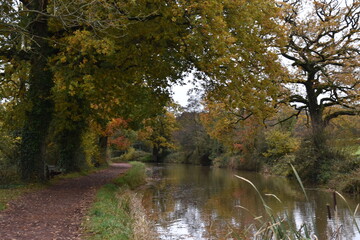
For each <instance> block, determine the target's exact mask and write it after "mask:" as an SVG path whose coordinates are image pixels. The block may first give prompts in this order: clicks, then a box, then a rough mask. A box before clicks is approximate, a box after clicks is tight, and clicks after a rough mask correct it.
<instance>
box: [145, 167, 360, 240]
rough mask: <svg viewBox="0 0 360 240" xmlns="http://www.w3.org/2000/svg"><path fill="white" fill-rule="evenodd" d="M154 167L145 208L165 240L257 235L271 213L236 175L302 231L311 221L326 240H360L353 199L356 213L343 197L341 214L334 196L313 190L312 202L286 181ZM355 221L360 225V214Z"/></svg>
mask: <svg viewBox="0 0 360 240" xmlns="http://www.w3.org/2000/svg"><path fill="white" fill-rule="evenodd" d="M148 167H149V173H150V175H151V177H152V178H154V179H156V181H153V182H152V183H151V184H150V185H149V186H148V187H147V188H146V189H145V190H143V191H144V192H143V193H144V197H143V204H144V206H145V208H146V209H147V211H148V213H149V216H150V217H151V219H152V220H153V222H154V223H155V228H156V231H157V232H158V234H159V236H160V239H166V240H169V239H188V240H191V239H196V240H201V239H237V237H238V239H240V237H241V236H243V235H244V233H246V232H248V233H254V232H256V230H257V229H259V227H260V225H259V224H261V222H262V221H263V222H265V220H266V216H267V213H266V210H265V208H264V205H263V203H262V200H261V198H260V197H259V195H258V193H257V192H256V191H255V189H254V188H253V187H252V186H251V185H250V184H249V183H248V182H246V181H243V180H241V179H238V178H236V177H235V176H234V174H236V175H239V176H241V177H244V178H246V179H248V180H250V181H251V182H252V183H253V184H254V185H255V186H256V187H257V188H258V190H259V192H260V193H261V195H262V196H263V198H264V200H265V201H266V204H267V205H268V206H269V207H270V208H271V210H270V211H271V212H272V213H273V214H276V215H277V216H280V217H281V218H283V219H288V220H289V222H293V223H294V224H295V225H294V227H296V229H299V228H300V227H301V226H302V224H304V223H305V224H307V226H308V227H309V229H310V231H311V232H312V233H313V234H315V235H316V236H317V237H318V239H321V240H322V239H324V240H327V239H344V240H345V239H346V240H351V239H359V240H360V234H359V232H358V230H357V228H356V225H355V224H354V218H353V217H352V216H353V211H354V209H355V207H356V205H357V201H356V200H354V199H351V198H349V197H346V200H347V204H349V206H350V208H351V209H352V211H350V210H349V208H348V206H347V204H346V203H345V202H344V201H343V200H342V199H341V198H340V197H337V200H336V202H337V211H336V216H335V213H334V211H333V208H334V206H333V205H334V204H333V202H334V201H333V194H332V192H329V191H319V190H311V189H307V190H306V192H307V195H308V200H306V198H305V196H304V193H303V192H302V190H301V188H300V186H299V184H298V183H297V182H293V181H290V180H288V179H286V178H281V177H274V176H264V175H260V174H257V173H253V172H239V171H230V170H226V169H218V168H210V167H202V166H194V165H180V164H179V165H177V164H176V165H175V164H172V165H149V166H148ZM274 195H275V196H276V197H274ZM277 198H278V199H277ZM279 200H280V201H281V202H280V201H279ZM327 204H329V205H330V213H331V219H329V217H328V210H327ZM355 219H356V221H357V223H358V224H359V223H360V219H359V214H356V217H355Z"/></svg>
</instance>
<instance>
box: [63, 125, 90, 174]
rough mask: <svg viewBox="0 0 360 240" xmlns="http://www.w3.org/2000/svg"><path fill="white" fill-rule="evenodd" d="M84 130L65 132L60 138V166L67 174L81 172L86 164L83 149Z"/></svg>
mask: <svg viewBox="0 0 360 240" xmlns="http://www.w3.org/2000/svg"><path fill="white" fill-rule="evenodd" d="M81 135H82V128H81V127H78V128H75V129H72V130H69V129H66V130H63V131H62V132H61V134H60V136H59V139H58V144H59V147H60V159H59V163H58V165H59V166H60V168H62V169H63V170H64V171H65V172H75V171H79V170H80V168H81V165H82V164H83V163H84V162H83V161H84V157H83V155H84V153H83V150H82V148H81Z"/></svg>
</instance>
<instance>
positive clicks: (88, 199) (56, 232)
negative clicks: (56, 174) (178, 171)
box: [0, 163, 131, 240]
mask: <svg viewBox="0 0 360 240" xmlns="http://www.w3.org/2000/svg"><path fill="white" fill-rule="evenodd" d="M130 167H131V165H129V164H125V163H117V164H112V165H111V166H110V167H109V168H107V169H105V170H101V171H99V172H97V173H94V174H91V175H89V176H84V177H80V178H75V179H64V180H61V181H59V182H58V183H56V184H54V185H52V186H50V187H49V188H46V189H43V190H39V191H36V192H32V193H27V194H25V195H24V196H23V197H21V198H19V199H17V200H15V201H13V202H11V203H10V206H9V208H8V209H6V210H5V211H2V212H0V239H1V240H15V239H16V240H22V239H26V240H37V239H44V240H51V239H56V240H65V239H71V240H73V239H82V236H84V233H83V231H82V227H81V223H82V221H83V218H84V216H85V215H86V213H87V210H88V209H89V207H90V205H91V203H92V202H93V201H94V197H95V193H96V190H97V189H99V188H100V187H101V186H103V185H104V184H106V183H109V182H110V181H111V180H112V179H114V178H115V177H117V176H118V175H120V174H122V173H124V172H125V171H126V170H127V169H128V168H130Z"/></svg>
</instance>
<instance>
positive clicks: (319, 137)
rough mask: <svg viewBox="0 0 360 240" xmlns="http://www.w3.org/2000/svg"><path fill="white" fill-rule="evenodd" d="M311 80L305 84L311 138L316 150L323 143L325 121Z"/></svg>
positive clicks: (322, 145) (320, 148) (320, 147)
mask: <svg viewBox="0 0 360 240" xmlns="http://www.w3.org/2000/svg"><path fill="white" fill-rule="evenodd" d="M313 85H314V83H313V81H309V82H308V84H307V85H306V93H307V97H308V101H309V115H310V120H311V128H312V138H313V142H314V146H315V148H316V150H319V151H321V150H322V149H323V147H324V145H325V140H326V138H325V136H324V135H325V123H324V120H323V109H322V107H321V106H320V105H319V104H318V97H317V95H316V93H315V89H314V86H313Z"/></svg>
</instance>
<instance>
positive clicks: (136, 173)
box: [114, 162, 146, 190]
mask: <svg viewBox="0 0 360 240" xmlns="http://www.w3.org/2000/svg"><path fill="white" fill-rule="evenodd" d="M131 165H132V167H131V169H129V170H128V171H127V172H126V173H125V174H124V175H123V176H121V177H119V178H117V179H115V180H114V183H115V184H116V185H118V186H121V187H123V186H128V187H129V188H130V189H132V190H133V189H135V188H137V187H139V186H141V185H143V184H144V183H145V182H146V180H145V177H146V175H145V164H143V163H140V162H131Z"/></svg>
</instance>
